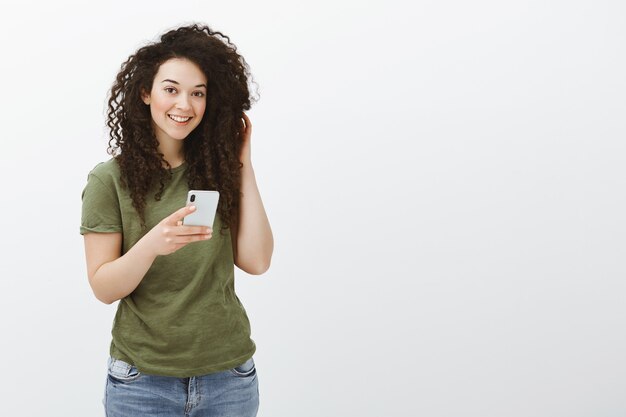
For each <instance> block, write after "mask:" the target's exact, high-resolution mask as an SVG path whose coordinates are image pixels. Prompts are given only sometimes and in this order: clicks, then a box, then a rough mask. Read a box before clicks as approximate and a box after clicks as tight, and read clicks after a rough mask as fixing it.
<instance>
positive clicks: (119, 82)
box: [106, 24, 258, 232]
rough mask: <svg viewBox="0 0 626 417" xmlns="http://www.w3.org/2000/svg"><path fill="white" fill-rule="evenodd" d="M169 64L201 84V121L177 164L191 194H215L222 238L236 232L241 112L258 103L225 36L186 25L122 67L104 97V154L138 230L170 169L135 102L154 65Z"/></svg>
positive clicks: (146, 114) (144, 109)
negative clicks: (115, 168) (184, 66)
mask: <svg viewBox="0 0 626 417" xmlns="http://www.w3.org/2000/svg"><path fill="white" fill-rule="evenodd" d="M218 36H219V37H218ZM171 58H184V59H187V60H189V61H191V62H193V63H195V64H196V65H197V66H198V67H200V69H201V70H202V71H203V73H204V75H205V76H206V78H207V81H208V83H207V95H206V97H207V101H206V108H205V111H204V115H203V117H202V120H201V122H200V124H199V125H198V126H197V127H196V128H195V129H194V130H193V131H192V132H191V133H190V134H189V135H188V136H187V137H186V138H185V140H184V142H183V147H184V158H185V161H186V162H187V182H188V185H189V188H190V189H205V190H206V189H211V190H217V191H219V192H220V200H219V204H218V208H217V210H218V213H219V215H220V217H221V219H222V229H221V230H220V232H223V231H224V230H226V229H229V228H230V227H231V226H232V225H233V222H235V224H236V222H237V219H238V213H239V202H240V196H241V194H240V193H241V191H240V181H241V171H240V170H241V167H242V166H243V164H242V163H241V161H240V160H239V154H240V150H241V146H242V140H241V138H240V130H241V127H242V122H241V116H242V112H243V111H244V110H249V109H250V105H251V101H257V100H258V97H251V96H250V92H249V90H248V79H250V80H252V76H251V74H250V68H249V66H248V64H247V62H246V61H245V59H244V58H243V57H242V56H241V55H239V54H238V53H237V47H236V46H235V45H234V44H233V43H231V41H230V38H229V37H228V36H226V35H224V34H222V33H221V32H217V31H213V30H211V29H210V28H209V27H208V26H206V25H199V24H192V25H189V26H182V27H179V28H177V29H174V30H170V31H168V32H166V33H164V34H163V35H161V38H160V41H158V42H153V43H151V44H148V45H146V46H143V47H141V48H140V49H138V50H137V51H136V52H135V54H134V55H131V56H130V57H129V58H128V60H127V61H126V62H124V63H123V64H122V65H121V70H120V72H119V73H118V74H117V76H116V79H115V82H114V83H113V86H112V87H111V90H110V95H109V99H108V114H107V122H106V125H107V126H108V127H109V129H110V138H111V139H109V142H108V144H109V147H108V148H107V153H108V154H110V155H112V156H113V157H114V158H115V160H116V161H117V163H118V165H119V167H120V173H121V179H120V182H121V185H122V186H123V187H124V188H127V189H128V190H129V192H130V195H131V198H132V204H133V207H134V208H135V210H136V211H137V213H138V215H139V218H140V219H141V227H142V229H145V228H146V224H145V213H144V210H145V206H146V196H147V194H148V192H149V191H150V190H151V189H152V187H153V186H154V185H155V184H156V182H157V181H158V182H159V184H160V188H159V190H158V192H157V193H156V194H155V195H154V198H155V200H157V201H158V200H160V199H161V196H162V194H163V190H164V188H165V184H166V182H167V181H168V180H169V179H171V177H172V172H171V169H172V167H171V165H170V164H169V163H168V162H167V161H166V160H165V158H164V155H163V154H162V153H160V152H159V151H158V145H159V142H158V140H157V138H156V135H155V132H154V130H153V128H152V125H151V123H150V121H151V114H150V107H149V106H147V105H145V103H144V102H143V101H142V100H141V93H142V92H143V91H151V90H152V84H153V81H154V78H155V76H156V74H157V72H158V70H159V67H160V65H161V64H163V63H164V62H166V61H168V60H169V59H171ZM255 84H256V83H255ZM112 142H113V144H112ZM164 165H166V166H167V167H168V168H165V167H164Z"/></svg>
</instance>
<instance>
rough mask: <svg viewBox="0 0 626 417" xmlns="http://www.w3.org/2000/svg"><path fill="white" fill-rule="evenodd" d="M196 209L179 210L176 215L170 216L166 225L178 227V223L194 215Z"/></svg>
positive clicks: (188, 207) (191, 207) (183, 208)
mask: <svg viewBox="0 0 626 417" xmlns="http://www.w3.org/2000/svg"><path fill="white" fill-rule="evenodd" d="M195 209H196V206H185V207H182V208H179V209H178V210H176V211H175V212H174V213H172V214H170V215H169V217H168V218H167V222H166V223H167V224H171V225H173V226H178V222H179V221H182V220H183V219H184V218H185V216H187V215H189V214H191V213H193V212H194V210H195Z"/></svg>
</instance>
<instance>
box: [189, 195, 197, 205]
mask: <svg viewBox="0 0 626 417" xmlns="http://www.w3.org/2000/svg"><path fill="white" fill-rule="evenodd" d="M189 200H190V201H191V202H192V203H193V202H194V201H196V195H195V194H191V198H190V199H189Z"/></svg>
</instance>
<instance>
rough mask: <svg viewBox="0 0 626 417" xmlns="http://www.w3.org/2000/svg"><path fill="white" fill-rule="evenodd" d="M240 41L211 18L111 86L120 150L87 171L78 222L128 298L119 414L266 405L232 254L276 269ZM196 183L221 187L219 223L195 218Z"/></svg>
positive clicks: (112, 401) (119, 349)
mask: <svg viewBox="0 0 626 417" xmlns="http://www.w3.org/2000/svg"><path fill="white" fill-rule="evenodd" d="M236 49H237V48H236V46H235V45H233V44H232V43H231V42H230V39H229V38H228V37H227V36H225V35H223V34H221V33H220V32H215V31H212V30H211V29H210V28H209V27H207V26H203V25H197V24H194V25H190V26H183V27H180V28H178V29H175V30H171V31H169V32H167V33H165V34H163V35H162V36H161V38H160V40H159V41H158V42H155V43H152V44H149V45H147V46H143V47H141V48H140V49H138V50H137V51H136V53H135V54H133V55H131V56H130V57H129V59H128V60H127V61H126V62H125V63H124V64H123V65H122V67H121V70H120V72H119V74H118V75H117V78H116V81H115V83H114V84H113V87H112V89H111V94H110V98H109V100H108V120H107V125H108V127H109V128H110V136H111V139H110V141H109V149H108V150H107V151H108V153H109V154H111V155H112V156H113V157H112V158H110V159H109V160H108V161H106V162H101V163H99V164H97V165H96V166H95V167H94V168H93V169H92V170H91V171H90V173H89V175H88V179H87V185H86V187H85V189H84V190H83V193H82V204H83V205H82V218H81V227H80V233H81V234H82V235H83V236H84V240H85V254H86V259H87V272H88V277H89V283H90V285H91V288H92V290H93V292H94V294H95V296H96V297H97V298H98V299H99V300H100V301H102V302H104V303H106V304H111V303H113V302H115V301H117V300H120V302H119V304H118V307H117V312H116V315H115V320H114V322H113V328H112V332H111V334H112V336H113V337H112V341H111V345H110V351H109V353H110V357H109V358H108V375H107V382H106V387H105V395H104V399H103V403H104V406H105V409H106V414H107V416H109V417H112V416H126V417H128V416H136V415H137V416H152V415H167V416H174V415H180V416H183V415H185V416H187V415H191V416H218V415H237V416H255V415H256V413H257V410H258V405H259V391H258V378H257V372H256V367H255V364H254V360H253V354H254V353H255V351H256V345H255V343H254V341H253V340H252V339H251V337H250V334H251V331H250V322H249V320H248V317H247V314H246V311H245V309H244V307H243V305H242V304H241V302H240V301H239V298H238V297H237V295H236V294H235V289H234V265H237V267H239V268H240V269H242V270H244V271H246V272H247V273H249V274H255V275H259V274H262V273H264V272H265V271H267V269H268V268H269V265H270V261H271V256H272V252H273V247H274V243H273V236H272V231H271V228H270V225H269V221H268V219H267V216H266V213H265V210H264V207H263V203H262V201H261V197H260V194H259V190H258V188H257V185H256V180H255V175H254V171H253V168H252V164H251V152H250V137H251V129H252V127H251V123H250V119H249V118H248V117H247V116H246V115H245V114H244V113H243V111H244V110H249V109H250V93H249V90H248V79H249V78H250V73H249V68H248V65H247V63H246V61H245V60H244V58H243V57H242V56H240V55H239V54H238V53H237V51H236ZM111 142H113V145H112V144H111ZM191 189H196V190H217V191H219V193H220V198H219V204H218V208H217V213H216V217H215V222H214V224H213V228H215V233H213V228H209V227H204V226H185V225H183V219H184V217H185V216H186V215H188V214H190V213H192V212H193V210H194V207H192V206H189V207H186V206H185V203H186V196H187V192H188V191H189V190H191Z"/></svg>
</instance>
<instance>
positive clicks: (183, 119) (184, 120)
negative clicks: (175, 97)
mask: <svg viewBox="0 0 626 417" xmlns="http://www.w3.org/2000/svg"><path fill="white" fill-rule="evenodd" d="M167 117H169V118H170V119H172V120H173V121H175V122H176V123H178V124H185V123H187V122H188V121H190V120H191V119H192V118H191V117H181V116H174V115H171V114H168V115H167Z"/></svg>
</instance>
